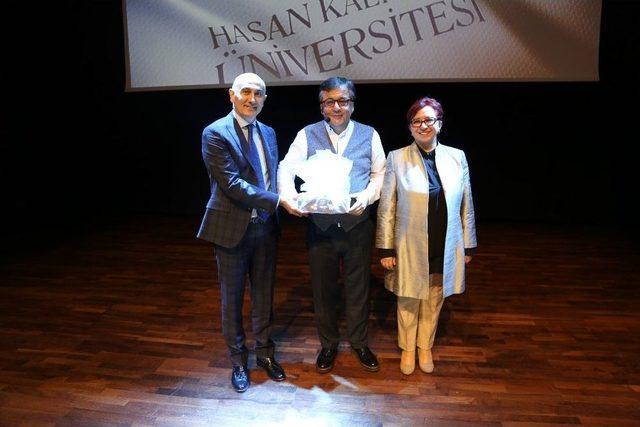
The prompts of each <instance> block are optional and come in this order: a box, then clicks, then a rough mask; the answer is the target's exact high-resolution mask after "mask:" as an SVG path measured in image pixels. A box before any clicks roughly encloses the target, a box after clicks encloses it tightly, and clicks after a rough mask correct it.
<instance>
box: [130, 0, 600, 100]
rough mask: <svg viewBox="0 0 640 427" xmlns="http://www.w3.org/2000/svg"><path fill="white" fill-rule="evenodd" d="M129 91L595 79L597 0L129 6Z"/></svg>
mask: <svg viewBox="0 0 640 427" xmlns="http://www.w3.org/2000/svg"><path fill="white" fill-rule="evenodd" d="M123 2H124V3H123V9H124V20H125V31H126V44H127V68H128V69H127V86H128V87H127V89H128V90H153V89H159V88H173V89H175V88H190V87H221V86H224V87H228V86H229V85H230V82H231V81H232V80H233V78H234V77H235V76H236V75H238V74H240V73H243V72H255V73H257V74H259V75H260V76H261V77H262V78H263V79H264V80H265V81H266V82H267V84H269V85H288V84H308V83H317V82H320V81H322V80H324V79H326V78H328V77H331V76H335V75H341V76H345V77H349V78H351V79H353V80H355V81H357V82H376V81H407V82H411V81H460V80H472V81H511V80H515V81H592V80H598V46H599V34H600V13H601V7H602V5H601V0H278V1H269V0H123Z"/></svg>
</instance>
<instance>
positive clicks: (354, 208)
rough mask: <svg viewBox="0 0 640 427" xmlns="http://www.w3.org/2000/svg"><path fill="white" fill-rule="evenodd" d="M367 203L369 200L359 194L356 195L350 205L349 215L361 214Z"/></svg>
mask: <svg viewBox="0 0 640 427" xmlns="http://www.w3.org/2000/svg"><path fill="white" fill-rule="evenodd" d="M368 205H369V201H368V200H367V198H366V197H364V196H361V195H359V196H356V201H355V202H354V203H353V205H351V207H350V208H349V212H348V213H349V215H355V216H358V215H362V212H364V210H365V209H366V208H367V206H368Z"/></svg>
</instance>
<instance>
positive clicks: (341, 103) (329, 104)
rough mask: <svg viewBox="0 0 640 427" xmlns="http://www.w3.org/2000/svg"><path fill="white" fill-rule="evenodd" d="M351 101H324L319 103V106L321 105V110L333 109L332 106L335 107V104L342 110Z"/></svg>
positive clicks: (343, 99)
mask: <svg viewBox="0 0 640 427" xmlns="http://www.w3.org/2000/svg"><path fill="white" fill-rule="evenodd" d="M351 101H353V100H352V99H350V98H342V99H325V100H324V101H321V102H320V105H322V107H323V108H333V106H334V105H336V102H337V103H338V105H339V106H340V108H344V107H346V106H347V105H349V103H350V102H351Z"/></svg>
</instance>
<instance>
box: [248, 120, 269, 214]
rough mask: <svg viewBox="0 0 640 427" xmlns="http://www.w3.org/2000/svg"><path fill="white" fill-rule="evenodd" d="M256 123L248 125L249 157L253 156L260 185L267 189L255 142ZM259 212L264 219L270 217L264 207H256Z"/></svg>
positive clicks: (252, 159) (252, 160)
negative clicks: (254, 129) (254, 130)
mask: <svg viewBox="0 0 640 427" xmlns="http://www.w3.org/2000/svg"><path fill="white" fill-rule="evenodd" d="M254 126H255V124H253V123H249V124H248V125H247V143H248V145H249V157H250V158H251V163H252V164H254V165H255V167H256V169H255V171H256V175H257V178H258V187H260V188H262V189H263V190H266V188H267V186H266V184H265V182H264V174H263V173H262V163H260V156H259V155H258V147H256V144H255V142H254V141H253V127H254ZM256 211H257V212H258V216H259V217H260V218H261V219H262V220H263V221H265V222H266V221H267V219H268V218H269V214H268V213H267V212H266V211H264V210H263V209H256Z"/></svg>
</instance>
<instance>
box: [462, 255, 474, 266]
mask: <svg viewBox="0 0 640 427" xmlns="http://www.w3.org/2000/svg"><path fill="white" fill-rule="evenodd" d="M472 259H473V257H472V256H471V255H465V256H464V263H465V264H469V263H470V262H471V260H472Z"/></svg>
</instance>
